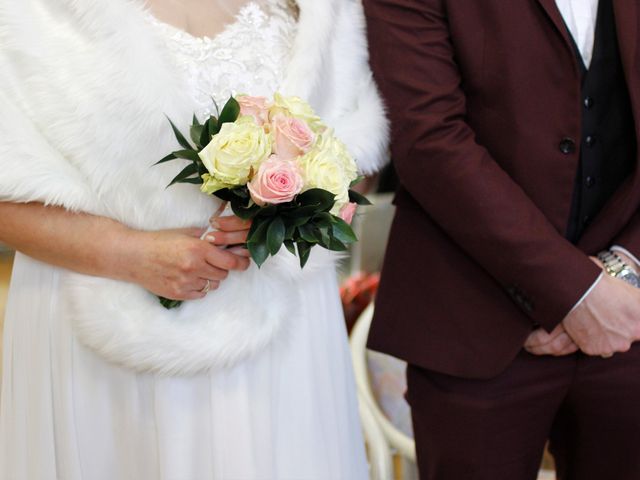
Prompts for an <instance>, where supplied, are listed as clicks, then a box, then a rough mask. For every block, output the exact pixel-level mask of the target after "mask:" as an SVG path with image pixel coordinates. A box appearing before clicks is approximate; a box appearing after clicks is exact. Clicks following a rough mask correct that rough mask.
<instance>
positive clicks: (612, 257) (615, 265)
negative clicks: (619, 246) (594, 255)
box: [598, 250, 633, 277]
mask: <svg viewBox="0 0 640 480" xmlns="http://www.w3.org/2000/svg"><path fill="white" fill-rule="evenodd" d="M598 259H599V260H600V261H601V262H602V263H603V265H604V269H605V271H606V272H607V273H608V274H609V275H611V276H612V277H617V276H618V275H619V274H620V272H623V271H624V270H631V271H633V269H632V268H631V267H630V266H629V265H627V264H626V263H625V262H624V260H622V259H621V258H620V257H619V256H618V255H617V254H616V253H615V252H612V251H610V250H604V251H602V252H600V253H598Z"/></svg>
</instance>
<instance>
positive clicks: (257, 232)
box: [247, 220, 270, 267]
mask: <svg viewBox="0 0 640 480" xmlns="http://www.w3.org/2000/svg"><path fill="white" fill-rule="evenodd" d="M269 223H270V221H269V220H262V221H261V220H256V221H254V222H253V224H252V225H251V229H250V230H249V235H248V237H247V249H248V250H249V253H250V254H251V258H253V261H254V262H256V265H258V267H261V266H262V264H263V263H264V262H265V261H266V260H267V258H268V257H269V249H268V248H267V242H266V237H267V229H268V228H269Z"/></svg>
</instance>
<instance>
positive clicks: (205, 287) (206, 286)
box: [200, 279, 211, 293]
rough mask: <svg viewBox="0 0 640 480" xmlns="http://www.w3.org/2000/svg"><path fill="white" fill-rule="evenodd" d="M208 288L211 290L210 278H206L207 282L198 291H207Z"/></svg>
mask: <svg viewBox="0 0 640 480" xmlns="http://www.w3.org/2000/svg"><path fill="white" fill-rule="evenodd" d="M209 290H211V280H209V279H207V283H206V285H205V286H204V288H203V289H202V290H200V293H209Z"/></svg>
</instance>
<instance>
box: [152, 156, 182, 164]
mask: <svg viewBox="0 0 640 480" xmlns="http://www.w3.org/2000/svg"><path fill="white" fill-rule="evenodd" d="M176 158H178V157H176V155H175V154H174V153H170V154H169V155H167V156H166V157H164V158H163V159H162V160H158V161H157V162H156V163H154V164H153V166H154V167H155V166H156V165H160V164H161V163H165V162H168V161H169V160H175V159H176Z"/></svg>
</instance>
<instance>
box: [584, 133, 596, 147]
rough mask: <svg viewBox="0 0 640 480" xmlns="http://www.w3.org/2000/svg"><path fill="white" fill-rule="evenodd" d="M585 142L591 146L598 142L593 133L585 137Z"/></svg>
mask: <svg viewBox="0 0 640 480" xmlns="http://www.w3.org/2000/svg"><path fill="white" fill-rule="evenodd" d="M584 143H585V145H586V146H587V147H589V148H591V147H593V146H594V145H595V144H596V137H595V136H593V135H587V137H586V138H585V139H584Z"/></svg>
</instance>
